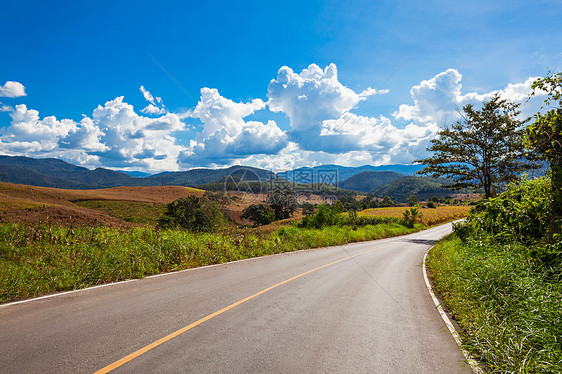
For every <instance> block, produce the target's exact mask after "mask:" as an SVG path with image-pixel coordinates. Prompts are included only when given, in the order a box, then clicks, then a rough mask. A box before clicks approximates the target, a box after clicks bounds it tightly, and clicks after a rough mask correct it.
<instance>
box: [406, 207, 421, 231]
mask: <svg viewBox="0 0 562 374" xmlns="http://www.w3.org/2000/svg"><path fill="white" fill-rule="evenodd" d="M402 214H403V215H404V218H403V219H402V224H403V225H404V226H406V227H408V228H412V227H414V224H415V223H417V222H420V221H421V218H422V214H421V212H420V207H419V205H418V206H413V207H411V208H410V209H406V211H405V212H404V213H402Z"/></svg>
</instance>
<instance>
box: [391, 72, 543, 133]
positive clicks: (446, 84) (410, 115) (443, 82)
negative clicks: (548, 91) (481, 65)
mask: <svg viewBox="0 0 562 374" xmlns="http://www.w3.org/2000/svg"><path fill="white" fill-rule="evenodd" d="M536 79H537V78H536V77H530V78H528V79H527V80H526V81H525V82H521V83H515V84H512V83H509V84H508V85H507V86H506V87H505V88H504V89H501V90H496V91H490V92H487V93H484V94H478V93H476V92H468V93H466V94H463V93H462V85H461V80H462V75H461V74H460V73H459V72H458V71H457V70H456V69H448V70H446V71H444V72H442V73H439V74H437V75H436V76H435V77H433V78H431V79H428V80H423V81H421V82H420V84H419V85H416V86H414V87H412V89H411V90H410V93H411V95H412V100H413V102H414V104H413V105H407V104H403V105H400V107H399V109H398V110H397V111H396V112H394V113H393V116H394V117H395V118H396V119H404V120H406V121H414V122H416V123H426V122H437V123H439V124H442V123H444V122H452V121H454V120H457V119H458V118H459V114H458V111H460V110H462V107H463V106H465V105H467V104H478V103H481V102H483V101H487V100H490V99H491V98H492V97H493V96H494V95H495V94H496V93H499V94H500V95H501V97H502V98H504V99H506V100H508V101H511V102H514V103H520V104H526V101H527V99H528V97H529V94H530V93H531V92H532V89H531V85H532V83H533V81H534V80H536ZM536 101H537V100H536V99H533V100H532V101H531V104H529V105H526V107H524V108H522V109H523V111H524V112H525V113H524V114H527V112H528V111H529V110H534V109H535V107H536V105H535V104H534V102H536Z"/></svg>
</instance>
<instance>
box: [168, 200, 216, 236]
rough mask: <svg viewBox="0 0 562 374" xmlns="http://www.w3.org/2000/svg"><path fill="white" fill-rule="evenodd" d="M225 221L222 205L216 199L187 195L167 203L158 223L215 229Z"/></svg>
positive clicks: (169, 226)
mask: <svg viewBox="0 0 562 374" xmlns="http://www.w3.org/2000/svg"><path fill="white" fill-rule="evenodd" d="M226 221H227V220H226V217H225V214H224V212H223V210H222V207H221V205H220V204H219V203H217V202H216V201H213V200H210V199H205V198H198V197H197V196H188V197H186V198H181V199H178V200H175V201H172V202H171V203H169V204H168V205H167V207H166V213H164V215H163V216H162V217H161V218H160V220H159V225H160V226H161V227H163V228H183V229H187V230H190V231H215V230H216V229H218V228H219V227H220V226H222V225H224V224H225V223H226Z"/></svg>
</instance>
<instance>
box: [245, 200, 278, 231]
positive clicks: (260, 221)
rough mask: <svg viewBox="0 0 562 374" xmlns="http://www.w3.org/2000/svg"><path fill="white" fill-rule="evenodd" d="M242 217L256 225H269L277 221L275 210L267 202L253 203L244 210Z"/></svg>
mask: <svg viewBox="0 0 562 374" xmlns="http://www.w3.org/2000/svg"><path fill="white" fill-rule="evenodd" d="M241 217H242V218H244V219H249V220H250V221H253V222H254V225H256V226H259V225H267V224H269V223H271V222H273V221H275V212H274V211H273V209H272V208H271V207H270V206H269V205H267V204H253V205H250V206H249V207H247V208H245V209H244V210H243V211H242V216H241Z"/></svg>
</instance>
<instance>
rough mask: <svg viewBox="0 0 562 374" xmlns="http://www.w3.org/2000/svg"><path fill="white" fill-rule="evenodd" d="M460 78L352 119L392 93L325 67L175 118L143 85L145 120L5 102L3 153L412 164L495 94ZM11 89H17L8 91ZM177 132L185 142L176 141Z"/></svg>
mask: <svg viewBox="0 0 562 374" xmlns="http://www.w3.org/2000/svg"><path fill="white" fill-rule="evenodd" d="M534 79H535V78H529V79H527V80H526V81H524V82H521V83H514V84H508V85H507V86H506V87H505V88H503V89H501V90H499V91H496V92H499V93H500V94H501V95H502V96H503V97H504V98H506V99H508V100H510V101H515V102H527V94H528V93H530V91H531V88H530V87H531V84H532V82H533V80H534ZM461 80H462V75H461V74H460V73H459V72H458V71H457V70H455V69H448V70H446V71H444V72H442V73H439V74H437V75H436V76H435V77H433V78H431V79H428V80H423V81H421V82H420V83H419V84H418V85H415V86H414V87H412V89H411V95H412V101H413V103H410V104H404V105H400V107H399V108H398V110H397V111H396V112H394V113H393V114H392V115H393V117H394V118H392V117H388V116H383V115H377V116H374V117H369V116H361V115H358V114H357V113H355V111H356V110H357V108H358V107H360V104H361V102H363V101H365V100H367V99H368V98H369V97H371V96H373V95H376V94H382V93H385V92H387V91H386V90H382V91H377V90H374V89H372V88H367V89H366V90H364V91H363V92H359V93H358V92H355V91H354V90H352V89H350V88H348V87H346V86H344V85H343V84H342V83H341V82H339V80H338V72H337V68H336V66H335V65H334V64H330V65H329V66H327V67H326V68H324V69H321V68H320V67H319V66H317V65H315V64H312V65H310V66H309V67H308V68H306V69H304V70H302V72H301V73H300V74H297V73H295V72H293V70H291V69H290V68H289V67H286V66H284V67H281V68H280V69H279V71H278V74H277V77H276V79H273V80H271V82H270V83H269V85H268V93H267V97H268V101H267V102H264V101H263V100H261V99H253V100H249V101H247V102H234V101H232V100H230V99H227V98H225V97H223V96H221V95H220V93H219V92H218V90H217V89H211V88H203V89H201V98H200V101H199V102H198V104H197V106H196V107H195V108H192V109H188V110H186V111H185V112H184V113H170V112H169V111H168V110H167V109H166V107H165V106H164V103H163V101H162V99H161V98H160V97H154V96H153V95H152V94H151V93H150V92H149V91H148V90H147V89H146V88H145V87H144V86H141V87H140V91H141V93H142V94H143V97H144V98H145V100H146V101H147V102H148V105H147V106H146V107H145V108H143V109H142V110H141V111H140V112H142V113H144V114H146V115H141V114H137V113H136V112H135V110H134V108H133V106H132V105H130V104H128V103H126V102H125V101H124V98H123V97H117V98H116V99H114V100H110V101H108V102H106V103H105V104H104V105H99V106H98V107H97V108H96V109H95V110H94V111H93V113H92V115H90V116H84V117H83V118H82V119H81V120H80V121H79V122H77V121H73V120H70V119H61V120H58V119H57V118H55V117H54V116H48V117H44V118H41V117H40V116H39V113H38V112H37V111H36V110H33V109H28V108H27V106H26V105H23V104H21V105H16V106H15V108H14V107H12V106H9V105H4V104H2V103H0V111H4V112H8V113H9V115H10V116H11V123H10V126H8V127H6V128H0V153H4V154H9V155H17V154H24V155H28V156H32V157H59V158H62V159H65V160H67V161H70V162H75V163H78V164H80V165H83V166H88V167H92V166H105V167H116V168H120V169H129V170H131V169H137V170H138V169H141V170H146V171H153V172H156V171H164V170H178V169H180V167H181V168H186V167H202V166H223V165H229V164H232V163H241V164H245V165H249V166H259V167H265V168H268V169H273V170H288V169H291V168H295V167H299V166H313V165H319V164H340V165H344V166H359V165H364V164H371V165H383V164H389V163H409V162H411V161H412V160H414V159H419V158H423V157H425V156H427V152H426V148H427V147H428V146H429V145H430V141H431V139H433V138H435V136H436V134H437V132H438V131H439V125H441V124H443V123H450V122H452V121H454V120H456V119H457V118H458V113H457V109H462V106H464V105H466V104H467V103H475V104H477V103H478V102H481V101H483V100H487V99H489V98H491V97H492V95H493V94H494V92H488V93H484V94H479V93H475V92H468V93H463V92H462V85H461ZM8 83H10V82H8ZM13 83H17V82H13ZM6 86H7V87H8V88H10V87H13V85H8V84H6V85H4V87H2V88H5V87H6ZM24 89H25V88H24V87H23V86H21V92H20V93H23V94H25V91H24ZM539 100H540V101H542V98H535V99H532V100H531V102H530V103H531V105H530V106H529V104H526V106H524V108H523V109H524V110H527V111H528V110H530V109H529V108H531V107H532V108H534V107H533V105H534V104H532V103H533V102H534V101H536V102H539ZM539 104H540V102H539ZM267 110H269V111H270V112H278V113H284V114H285V115H286V116H287V117H288V119H289V123H290V127H291V128H290V130H288V131H283V130H282V129H281V128H279V126H278V125H277V123H276V122H275V121H273V120H267V114H268V112H266V111H267ZM258 111H262V112H260V113H259V115H264V117H265V118H266V120H264V121H263V122H260V121H257V120H255V119H254V118H252V116H253V115H255V114H256V112H258ZM269 114H271V113H269ZM524 114H526V113H524ZM391 118H392V121H394V122H395V123H393V122H392V121H391ZM193 119H196V120H199V121H200V122H201V125H202V127H201V130H200V131H199V132H198V133H196V134H195V135H194V136H192V137H191V138H188V139H187V141H186V140H180V139H185V134H186V130H187V129H190V130H191V129H195V127H192V126H193V123H191V124H190V125H186V124H184V122H183V120H186V121H188V122H189V121H190V120H191V122H194V121H193ZM404 121H406V122H404ZM397 124H398V125H397ZM180 133H182V134H183V135H184V136H180V137H179V138H178V137H177V136H178V134H180ZM181 142H184V143H183V144H182V143H181ZM185 142H187V143H188V144H186V143H185Z"/></svg>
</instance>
